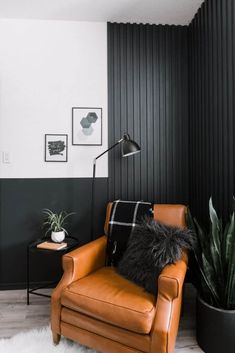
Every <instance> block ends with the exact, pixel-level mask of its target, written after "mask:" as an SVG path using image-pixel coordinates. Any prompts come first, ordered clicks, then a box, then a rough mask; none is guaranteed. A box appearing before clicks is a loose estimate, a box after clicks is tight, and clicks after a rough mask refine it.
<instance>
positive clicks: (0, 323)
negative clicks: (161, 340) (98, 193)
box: [0, 285, 202, 353]
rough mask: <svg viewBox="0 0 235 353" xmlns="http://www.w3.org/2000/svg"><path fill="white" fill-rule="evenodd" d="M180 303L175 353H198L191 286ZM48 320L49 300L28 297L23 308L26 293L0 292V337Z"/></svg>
mask: <svg viewBox="0 0 235 353" xmlns="http://www.w3.org/2000/svg"><path fill="white" fill-rule="evenodd" d="M46 293H48V290H47V291H46ZM184 302H185V304H184V315H183V317H182V318H181V322H180V329H179V333H178V338H177V343H176V349H175V353H199V352H200V353H201V352H202V350H201V349H200V348H199V347H198V346H197V343H196V340H195V313H194V306H195V290H194V289H193V287H192V286H191V285H186V287H185V301H184ZM49 316H50V299H49V298H43V297H38V296H34V295H33V296H30V305H29V306H27V305H26V290H11V291H0V337H11V336H13V335H14V334H16V333H18V332H22V331H23V330H24V331H25V330H30V329H33V328H37V327H43V326H46V325H48V324H49V321H50V319H49ZM32 353H33V352H32Z"/></svg>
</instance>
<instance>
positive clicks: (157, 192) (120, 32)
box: [108, 23, 189, 203]
mask: <svg viewBox="0 0 235 353" xmlns="http://www.w3.org/2000/svg"><path fill="white" fill-rule="evenodd" d="M187 34H188V28H187V27H185V26H156V25H141V24H140V25H137V24H116V23H113V24H111V23H109V24H108V94H109V97H108V101H109V145H110V146H111V145H112V144H113V143H114V142H115V141H117V140H119V139H120V137H121V136H122V135H123V133H124V132H129V134H130V135H131V137H132V138H133V139H134V140H136V141H137V142H138V143H139V144H140V145H141V153H140V154H139V155H136V156H134V157H129V158H128V159H125V158H123V159H121V158H120V149H119V148H116V149H115V150H114V151H113V152H111V153H110V154H109V177H110V178H109V198H110V200H113V199H117V198H122V199H129V200H131V199H133V200H134V199H135V200H136V199H143V200H149V201H156V202H162V203H170V202H180V203H187V202H188V191H189V190H188V158H189V155H188V143H189V140H188V121H189V114H188V111H189V106H188V42H187Z"/></svg>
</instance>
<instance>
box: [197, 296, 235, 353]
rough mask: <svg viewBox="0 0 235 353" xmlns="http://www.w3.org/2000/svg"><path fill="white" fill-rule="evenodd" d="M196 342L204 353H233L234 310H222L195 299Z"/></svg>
mask: <svg viewBox="0 0 235 353" xmlns="http://www.w3.org/2000/svg"><path fill="white" fill-rule="evenodd" d="M196 319H197V327H196V335H197V342H198V344H199V346H200V347H201V349H202V350H203V351H204V352H205V353H235V310H222V309H217V308H215V307H213V306H211V305H208V304H207V303H206V302H204V301H203V300H202V299H201V298H199V297H198V298H197V308H196Z"/></svg>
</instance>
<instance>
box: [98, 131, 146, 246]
mask: <svg viewBox="0 0 235 353" xmlns="http://www.w3.org/2000/svg"><path fill="white" fill-rule="evenodd" d="M120 143H121V144H122V157H129V156H132V155H134V154H136V153H138V152H140V147H139V145H138V144H137V143H136V142H135V141H133V140H131V139H130V136H129V134H124V135H123V137H122V138H121V139H120V140H119V141H118V142H116V143H115V144H114V145H113V146H111V147H109V148H108V149H107V150H106V151H104V152H102V153H101V154H99V155H98V156H97V157H95V158H94V162H93V179H92V191H91V239H93V238H94V200H95V172H96V161H97V159H99V158H100V157H102V156H103V155H104V154H105V153H107V152H109V151H110V150H112V149H113V148H114V147H116V146H117V145H119V144H120Z"/></svg>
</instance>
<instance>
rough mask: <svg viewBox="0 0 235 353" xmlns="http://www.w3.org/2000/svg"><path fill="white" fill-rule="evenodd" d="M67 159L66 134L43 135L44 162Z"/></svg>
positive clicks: (64, 160)
mask: <svg viewBox="0 0 235 353" xmlns="http://www.w3.org/2000/svg"><path fill="white" fill-rule="evenodd" d="M67 161H68V135H67V134H46V135H45V162H67Z"/></svg>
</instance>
